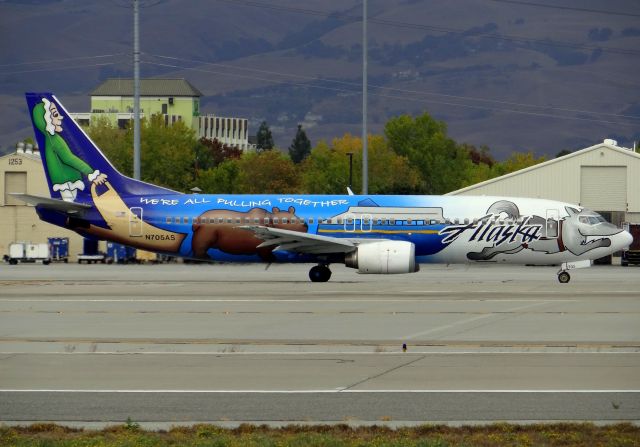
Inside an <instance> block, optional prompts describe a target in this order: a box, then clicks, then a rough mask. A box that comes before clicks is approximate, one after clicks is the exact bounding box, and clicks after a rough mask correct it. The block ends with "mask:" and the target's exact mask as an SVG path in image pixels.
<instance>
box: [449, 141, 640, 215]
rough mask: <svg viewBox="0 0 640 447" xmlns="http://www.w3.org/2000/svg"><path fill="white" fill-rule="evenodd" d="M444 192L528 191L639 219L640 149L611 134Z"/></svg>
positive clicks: (517, 193)
mask: <svg viewBox="0 0 640 447" xmlns="http://www.w3.org/2000/svg"><path fill="white" fill-rule="evenodd" d="M447 195H466V196H478V195H487V196H490V195H491V196H493V195H495V196H512V197H532V198H544V199H551V200H558V201H562V202H569V203H575V204H577V205H580V206H584V207H586V208H589V209H591V210H593V211H596V212H598V213H600V214H601V215H602V216H603V217H604V218H605V219H607V220H608V221H609V222H611V223H613V224H615V225H618V226H621V225H622V223H623V222H633V223H640V154H637V153H636V152H635V151H634V150H633V149H628V148H624V147H619V146H618V145H617V142H616V141H614V140H604V142H602V143H600V144H596V145H594V146H591V147H588V148H586V149H582V150H579V151H576V152H573V153H571V154H569V155H565V156H563V157H559V158H556V159H553V160H549V161H546V162H544V163H540V164H537V165H535V166H531V167H529V168H526V169H522V170H520V171H516V172H512V173H510V174H507V175H503V176H501V177H496V178H493V179H490V180H487V181H484V182H482V183H478V184H475V185H471V186H467V187H466V188H462V189H459V190H457V191H452V192H450V193H448V194H447Z"/></svg>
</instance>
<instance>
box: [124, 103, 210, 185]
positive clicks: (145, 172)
mask: <svg viewBox="0 0 640 447" xmlns="http://www.w3.org/2000/svg"><path fill="white" fill-rule="evenodd" d="M141 124H142V125H141V133H140V162H141V167H140V171H141V177H142V180H144V181H146V182H149V183H153V184H158V185H162V186H166V187H168V188H171V189H174V190H177V191H184V192H186V191H189V190H190V189H191V188H192V187H193V186H194V182H193V180H194V171H193V168H194V166H195V155H196V147H197V145H198V142H197V140H196V138H195V132H194V131H193V130H192V129H190V128H189V127H187V126H186V125H185V124H184V123H183V122H182V121H177V122H175V123H173V124H172V125H171V126H167V125H165V122H164V118H163V116H162V115H153V116H152V117H151V119H149V120H147V119H144V120H143V121H142V123H141ZM127 132H132V131H131V129H129V130H128V131H127Z"/></svg>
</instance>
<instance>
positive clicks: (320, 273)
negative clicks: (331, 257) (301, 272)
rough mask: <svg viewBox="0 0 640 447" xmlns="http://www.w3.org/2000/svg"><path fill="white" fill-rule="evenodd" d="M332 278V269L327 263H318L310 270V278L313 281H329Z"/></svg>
mask: <svg viewBox="0 0 640 447" xmlns="http://www.w3.org/2000/svg"><path fill="white" fill-rule="evenodd" d="M330 278H331V270H329V266H328V265H325V264H320V265H316V266H315V267H312V268H311V270H309V279H310V280H311V282H327V281H329V279H330Z"/></svg>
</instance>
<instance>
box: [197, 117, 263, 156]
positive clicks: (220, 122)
mask: <svg viewBox="0 0 640 447" xmlns="http://www.w3.org/2000/svg"><path fill="white" fill-rule="evenodd" d="M198 137H200V138H206V139H208V140H213V139H216V140H218V141H219V142H221V143H222V144H226V145H228V146H234V147H237V148H239V149H241V150H243V151H248V150H251V149H255V148H252V147H251V145H250V144H249V121H248V120H247V119H245V118H225V117H221V116H216V115H203V116H200V117H198Z"/></svg>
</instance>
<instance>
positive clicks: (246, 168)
mask: <svg viewBox="0 0 640 447" xmlns="http://www.w3.org/2000/svg"><path fill="white" fill-rule="evenodd" d="M299 183H300V176H299V170H298V169H296V167H295V165H294V164H293V162H292V161H291V159H290V158H289V157H287V156H286V155H284V154H283V153H282V152H280V151H264V152H261V153H257V152H247V153H244V154H243V155H242V157H241V158H240V159H228V160H226V161H224V162H222V163H220V164H219V165H218V166H217V167H215V168H212V169H208V170H206V171H203V172H201V174H200V178H199V179H198V186H199V187H200V188H201V189H202V190H203V191H204V192H206V193H226V194H271V193H273V194H287V193H289V194H293V193H297V192H298V191H299Z"/></svg>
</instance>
